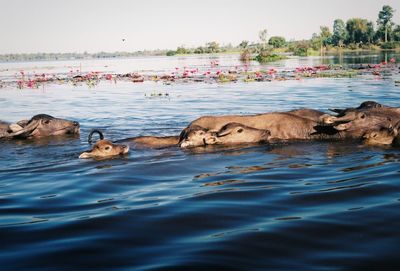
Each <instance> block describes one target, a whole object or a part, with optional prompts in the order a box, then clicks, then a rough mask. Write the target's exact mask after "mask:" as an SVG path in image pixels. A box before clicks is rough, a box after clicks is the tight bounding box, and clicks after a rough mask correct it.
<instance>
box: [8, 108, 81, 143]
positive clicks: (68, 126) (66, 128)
mask: <svg viewBox="0 0 400 271" xmlns="http://www.w3.org/2000/svg"><path fill="white" fill-rule="evenodd" d="M79 130H80V127H79V123H78V122H76V121H71V120H66V119H61V118H55V117H52V116H50V115H46V114H39V115H35V116H33V117H32V118H31V119H30V120H21V121H19V122H17V123H12V124H9V123H6V122H0V139H28V138H29V139H31V138H40V137H49V136H59V135H69V134H79Z"/></svg>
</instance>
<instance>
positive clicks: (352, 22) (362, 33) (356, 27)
mask: <svg viewBox="0 0 400 271" xmlns="http://www.w3.org/2000/svg"><path fill="white" fill-rule="evenodd" d="M346 30H347V33H348V36H347V44H349V43H366V42H368V21H367V20H366V19H360V18H351V19H349V20H347V22H346Z"/></svg>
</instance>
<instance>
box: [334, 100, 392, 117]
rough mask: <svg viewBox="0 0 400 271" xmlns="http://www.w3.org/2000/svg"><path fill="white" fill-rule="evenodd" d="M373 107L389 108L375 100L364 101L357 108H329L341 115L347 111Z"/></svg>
mask: <svg viewBox="0 0 400 271" xmlns="http://www.w3.org/2000/svg"><path fill="white" fill-rule="evenodd" d="M373 108H387V106H385V105H383V104H380V103H377V102H375V101H365V102H362V103H361V104H360V105H359V106H358V107H355V108H352V107H350V108H346V109H338V108H333V109H329V110H330V111H332V112H335V113H337V114H338V115H337V117H341V116H344V115H345V114H346V113H348V112H352V111H365V110H369V109H373Z"/></svg>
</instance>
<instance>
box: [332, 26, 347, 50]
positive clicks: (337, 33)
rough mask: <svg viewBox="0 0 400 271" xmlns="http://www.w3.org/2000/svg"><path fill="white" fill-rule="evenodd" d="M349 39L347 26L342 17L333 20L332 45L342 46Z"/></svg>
mask: <svg viewBox="0 0 400 271" xmlns="http://www.w3.org/2000/svg"><path fill="white" fill-rule="evenodd" d="M346 39H347V30H346V26H345V24H344V22H343V20H341V19H336V20H335V21H334V22H333V34H332V39H331V41H332V45H335V46H339V47H342V46H343V45H344V42H345V40H346Z"/></svg>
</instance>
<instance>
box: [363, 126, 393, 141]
mask: <svg viewBox="0 0 400 271" xmlns="http://www.w3.org/2000/svg"><path fill="white" fill-rule="evenodd" d="M399 129H400V122H398V123H397V124H395V125H394V126H391V125H389V126H381V127H379V129H377V130H375V131H370V132H367V133H365V134H364V136H363V139H364V144H367V145H392V146H400V134H399Z"/></svg>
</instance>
